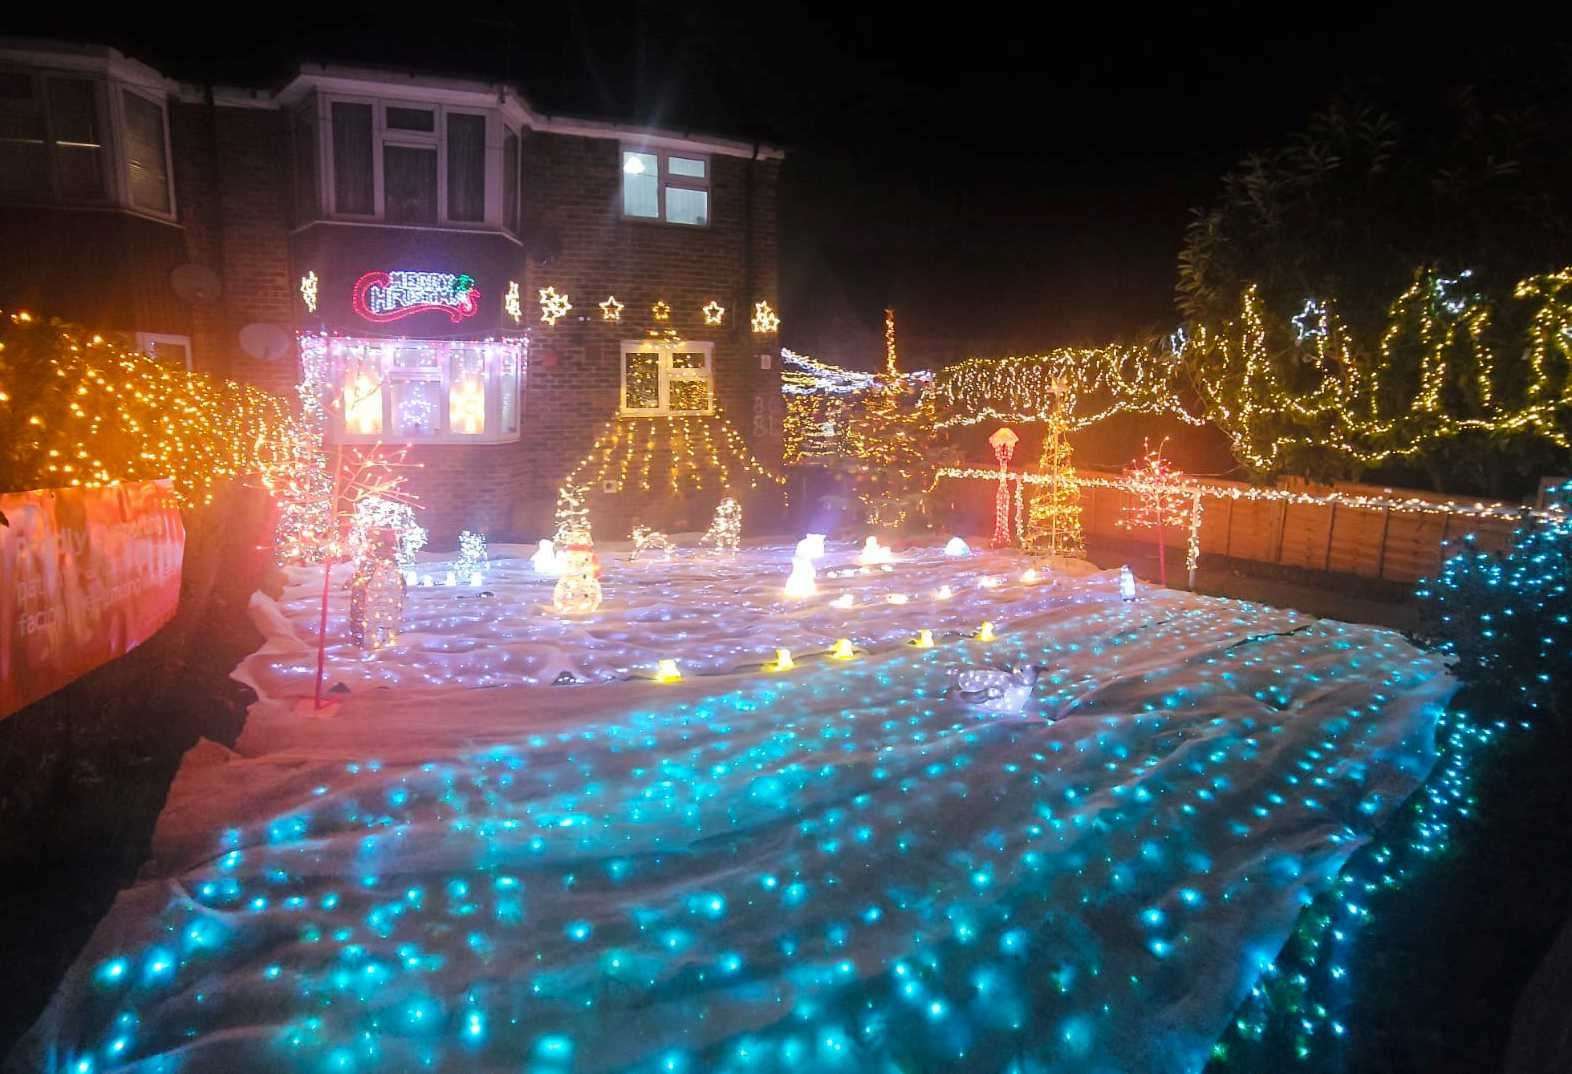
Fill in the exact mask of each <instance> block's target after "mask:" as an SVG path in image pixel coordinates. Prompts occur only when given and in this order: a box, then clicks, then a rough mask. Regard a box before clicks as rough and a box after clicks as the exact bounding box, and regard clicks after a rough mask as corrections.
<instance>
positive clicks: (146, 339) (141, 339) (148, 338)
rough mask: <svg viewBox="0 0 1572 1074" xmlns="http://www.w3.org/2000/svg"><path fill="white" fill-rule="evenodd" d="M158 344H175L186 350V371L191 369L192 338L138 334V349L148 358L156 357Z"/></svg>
mask: <svg viewBox="0 0 1572 1074" xmlns="http://www.w3.org/2000/svg"><path fill="white" fill-rule="evenodd" d="M157 343H174V344H178V345H179V346H182V347H184V348H185V349H186V369H187V371H189V370H190V369H191V337H190V336H181V335H176V334H175V333H173V332H138V333H137V334H136V349H137V350H139V351H141V352H142V353H143V354H145V355H147V356H148V357H150V358H152V357H156V355H155V354H154V353H153V346H154V344H157Z"/></svg>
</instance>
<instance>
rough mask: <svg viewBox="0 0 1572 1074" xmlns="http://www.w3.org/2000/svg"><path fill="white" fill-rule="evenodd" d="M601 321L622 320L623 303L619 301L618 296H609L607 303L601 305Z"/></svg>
mask: <svg viewBox="0 0 1572 1074" xmlns="http://www.w3.org/2000/svg"><path fill="white" fill-rule="evenodd" d="M600 319H601V320H603V321H620V320H622V303H621V302H618V301H617V296H616V295H607V296H606V301H604V302H602V303H600Z"/></svg>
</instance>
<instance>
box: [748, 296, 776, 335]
mask: <svg viewBox="0 0 1572 1074" xmlns="http://www.w3.org/2000/svg"><path fill="white" fill-rule="evenodd" d="M780 327H781V319H780V318H779V317H778V316H776V314H775V311H774V310H772V309H770V304H769V303H768V302H765V301H763V300H762V299H761V300H760V301H758V302H755V303H754V304H753V331H754V332H755V333H756V334H757V335H761V336H767V335H772V334H774V333H776V332H778V331H780Z"/></svg>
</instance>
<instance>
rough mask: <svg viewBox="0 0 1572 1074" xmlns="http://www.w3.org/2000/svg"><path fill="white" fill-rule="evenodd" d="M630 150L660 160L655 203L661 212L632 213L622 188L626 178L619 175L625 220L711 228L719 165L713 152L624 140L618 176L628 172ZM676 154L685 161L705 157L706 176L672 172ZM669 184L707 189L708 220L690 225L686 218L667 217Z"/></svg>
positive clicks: (619, 187) (621, 147)
mask: <svg viewBox="0 0 1572 1074" xmlns="http://www.w3.org/2000/svg"><path fill="white" fill-rule="evenodd" d="M629 153H644V154H647V155H649V156H652V157H654V158H655V159H656V162H657V165H656V167H657V171H656V176H655V202H656V205H657V206H658V212H657V214H656V215H655V216H635V215H634V214H632V213H630V212H628V199H627V196H626V195H625V194H624V193H623V190H622V183H623V182H624V181H625V180H623V179H621V178H619V179H618V185H617V196H618V197H619V198H620V199H621V201H622V218H623V219H624V220H638V221H642V222H643V223H646V224H670V225H672V226H673V227H690V228H707V227H709V226H710V223H711V221H713V220H714V219H715V192H714V190H713V188H712V187H711V180H712V179H713V177H714V174H715V173H714V167H715V165H714V160H713V157H712V155H711V154H709V153H690V152H688V151H686V150H682V149H663V148H661V147H660V146H653V145H639V144H637V143H634V142H623V143H622V144H621V146H620V148H619V149H618V152H617V175H618V176H619V177H621V176H625V175H627V172H626V171H625V170H624V169H625V168H626V167H627V164H628V154H629ZM672 157H681V158H683V159H684V160H702V161H703V162H704V178H703V179H700V178H698V177H696V176H692V175H672V174H671V165H670V162H671V158H672ZM668 187H677V188H678V189H681V190H702V191H704V194H705V198H704V207H705V211H704V223H702V224H690V223H687V222H686V221H682V220H668V219H667V218H666V190H667V188H668Z"/></svg>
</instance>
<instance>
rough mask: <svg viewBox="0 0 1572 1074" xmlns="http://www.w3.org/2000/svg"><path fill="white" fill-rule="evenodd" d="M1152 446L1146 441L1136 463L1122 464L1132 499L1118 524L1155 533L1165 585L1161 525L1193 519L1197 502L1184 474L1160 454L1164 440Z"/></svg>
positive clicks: (1125, 481)
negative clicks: (1143, 450) (1133, 499)
mask: <svg viewBox="0 0 1572 1074" xmlns="http://www.w3.org/2000/svg"><path fill="white" fill-rule="evenodd" d="M1164 443H1167V441H1166V440H1165V441H1163V442H1162V443H1159V444H1158V445H1157V447H1156V448H1155V449H1153V448H1152V447H1151V445H1150V444H1147V445H1145V447H1146V453H1145V454H1144V455H1143V456H1142V458H1141V461H1140V463H1139V464H1137V465H1133V466H1127V467H1125V470H1124V473H1123V475H1122V477H1121V482H1122V484H1123V485H1124V487H1125V488H1126V489H1127V490H1128V491H1129V492H1130V494H1131V495H1132V496H1133V497H1134V498H1135V502H1134V503H1133V504H1131V505H1130V506H1128V507H1126V508H1125V510H1124V517H1122V518H1120V519H1119V522H1118V524H1119V526H1120V527H1122V528H1124V529H1128V530H1137V529H1150V530H1154V531H1155V532H1156V536H1157V577H1158V581H1159V582H1161V583H1162V584H1163V585H1164V586H1166V585H1167V584H1168V563H1167V555H1166V552H1165V550H1164V543H1163V527H1165V526H1184V525H1188V524H1190V523H1191V521H1192V511H1193V509H1194V505H1195V504H1196V503H1197V502H1198V501H1197V499H1196V497H1195V495H1194V494H1193V492H1192V491H1191V490H1190V489H1189V488H1187V487H1186V485H1185V483H1184V474H1183V473H1181V472H1180V471H1178V470H1175V469H1174V468H1173V466H1172V465H1170V464H1169V462H1168V460H1167V459H1165V458H1163V444H1164Z"/></svg>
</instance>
